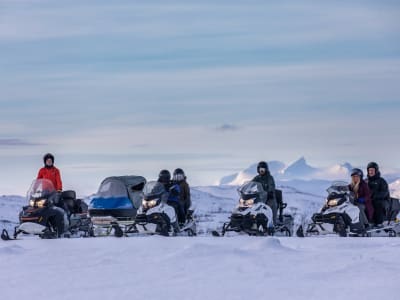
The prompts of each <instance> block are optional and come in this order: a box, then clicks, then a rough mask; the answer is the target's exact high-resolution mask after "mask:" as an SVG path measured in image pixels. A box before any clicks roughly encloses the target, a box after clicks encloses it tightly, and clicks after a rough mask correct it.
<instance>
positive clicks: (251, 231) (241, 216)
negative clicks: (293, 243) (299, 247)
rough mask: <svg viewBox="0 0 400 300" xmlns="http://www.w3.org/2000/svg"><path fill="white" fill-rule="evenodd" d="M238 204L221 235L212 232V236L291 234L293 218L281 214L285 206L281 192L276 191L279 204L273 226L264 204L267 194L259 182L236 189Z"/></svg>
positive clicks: (271, 215) (223, 227) (268, 209)
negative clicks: (230, 233)
mask: <svg viewBox="0 0 400 300" xmlns="http://www.w3.org/2000/svg"><path fill="white" fill-rule="evenodd" d="M238 193H239V196H240V198H239V203H238V205H237V207H236V208H235V209H234V211H233V212H232V215H231V217H230V221H229V222H227V223H224V224H223V226H222V232H221V234H220V233H219V232H217V231H213V232H212V234H213V235H214V236H221V235H222V236H224V235H225V233H226V232H229V231H234V232H237V233H246V234H248V235H255V236H265V235H285V236H291V235H292V232H293V217H292V216H291V215H288V214H283V209H284V208H285V207H286V206H287V205H286V203H283V201H282V191H280V190H276V196H277V198H279V199H277V200H278V201H277V202H278V204H279V220H277V222H276V224H275V225H274V224H273V213H272V209H271V208H270V207H269V206H268V205H267V204H266V202H267V193H266V192H265V191H264V189H263V187H262V184H261V183H259V182H253V181H250V182H247V183H244V184H243V185H242V186H241V187H239V188H238Z"/></svg>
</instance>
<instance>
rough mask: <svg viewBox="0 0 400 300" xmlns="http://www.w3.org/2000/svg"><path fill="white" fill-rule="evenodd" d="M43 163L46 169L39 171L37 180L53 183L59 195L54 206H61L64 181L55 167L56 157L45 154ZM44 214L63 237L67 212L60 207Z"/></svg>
mask: <svg viewBox="0 0 400 300" xmlns="http://www.w3.org/2000/svg"><path fill="white" fill-rule="evenodd" d="M43 162H44V167H43V168H41V169H40V170H39V173H38V175H37V179H42V178H43V179H48V180H50V181H51V182H52V183H53V185H54V187H55V189H56V191H57V195H55V198H54V204H55V205H60V203H59V202H60V201H59V200H60V197H61V191H62V181H61V175H60V170H59V169H57V168H56V167H55V166H54V155H53V154H51V153H47V154H45V155H44V156H43ZM44 213H46V214H47V216H48V217H49V218H51V219H52V220H53V222H54V223H55V224H54V225H55V227H56V228H57V232H58V236H61V234H62V233H64V232H65V230H66V227H67V226H68V219H67V218H66V211H65V210H64V209H62V208H60V207H58V206H51V207H49V208H48V209H47V210H46V211H45V212H44Z"/></svg>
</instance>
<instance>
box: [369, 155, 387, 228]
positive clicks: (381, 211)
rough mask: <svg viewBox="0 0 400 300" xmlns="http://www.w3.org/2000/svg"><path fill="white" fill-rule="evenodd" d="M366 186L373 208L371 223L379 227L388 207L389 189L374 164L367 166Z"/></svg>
mask: <svg viewBox="0 0 400 300" xmlns="http://www.w3.org/2000/svg"><path fill="white" fill-rule="evenodd" d="M367 172H368V180H367V182H368V186H369V189H370V190H371V198H372V205H373V206H374V216H373V221H374V223H375V226H381V224H382V223H383V221H384V220H385V216H386V210H387V208H388V205H389V199H390V194H389V187H388V184H387V182H386V180H385V179H383V178H382V177H381V173H380V171H379V166H378V164H377V163H376V162H370V163H369V164H368V165H367Z"/></svg>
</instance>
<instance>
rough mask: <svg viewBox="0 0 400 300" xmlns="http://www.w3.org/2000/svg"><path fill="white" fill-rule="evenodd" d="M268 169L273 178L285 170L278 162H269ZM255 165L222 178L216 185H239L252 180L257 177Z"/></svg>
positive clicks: (283, 165) (281, 163) (282, 164)
mask: <svg viewBox="0 0 400 300" xmlns="http://www.w3.org/2000/svg"><path fill="white" fill-rule="evenodd" d="M267 163H268V168H269V170H270V172H271V174H272V175H273V176H279V174H281V173H282V172H283V170H284V169H285V164H284V163H283V162H280V161H269V162H267ZM257 164H258V163H255V164H252V165H251V166H250V167H248V168H247V169H244V170H243V171H240V172H239V173H235V174H231V175H228V176H225V177H222V178H221V179H220V180H219V181H218V183H217V185H240V184H242V183H243V182H245V181H249V180H252V179H253V178H254V176H256V175H257Z"/></svg>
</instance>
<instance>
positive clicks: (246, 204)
mask: <svg viewBox="0 0 400 300" xmlns="http://www.w3.org/2000/svg"><path fill="white" fill-rule="evenodd" d="M253 204H254V199H249V200H243V199H240V200H239V206H240V207H251V206H253Z"/></svg>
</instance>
